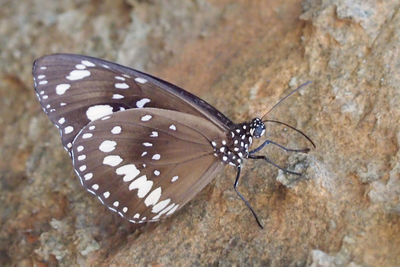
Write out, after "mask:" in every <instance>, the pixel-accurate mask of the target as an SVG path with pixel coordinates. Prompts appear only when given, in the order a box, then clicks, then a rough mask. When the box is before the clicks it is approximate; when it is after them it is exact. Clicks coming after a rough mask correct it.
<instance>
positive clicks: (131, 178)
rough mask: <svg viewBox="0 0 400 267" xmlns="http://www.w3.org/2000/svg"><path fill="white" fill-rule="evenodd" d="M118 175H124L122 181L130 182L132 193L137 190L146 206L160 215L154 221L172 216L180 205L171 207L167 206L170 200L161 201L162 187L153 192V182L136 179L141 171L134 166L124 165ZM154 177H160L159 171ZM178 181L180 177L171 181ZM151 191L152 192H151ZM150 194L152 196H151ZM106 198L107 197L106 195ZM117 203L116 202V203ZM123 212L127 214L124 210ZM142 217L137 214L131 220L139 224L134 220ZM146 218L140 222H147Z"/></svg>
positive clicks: (144, 178) (118, 170)
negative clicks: (164, 216)
mask: <svg viewBox="0 0 400 267" xmlns="http://www.w3.org/2000/svg"><path fill="white" fill-rule="evenodd" d="M116 173H117V174H118V175H123V178H122V180H123V181H124V182H130V184H129V186H128V189H129V190H130V191H132V190H135V189H136V190H137V196H138V197H139V198H144V197H146V196H147V197H146V198H145V200H144V204H145V205H146V206H148V207H149V206H153V207H152V210H151V211H152V213H158V214H157V215H156V216H155V217H154V218H153V220H158V218H159V217H160V216H161V215H163V214H165V213H167V215H170V214H172V213H173V212H174V211H175V210H176V209H177V208H178V206H179V205H176V204H172V205H170V206H169V207H167V205H168V204H169V203H170V201H171V200H170V199H165V200H163V201H159V200H160V198H161V195H162V189H161V187H157V188H156V189H154V190H153V191H151V188H152V186H153V181H151V180H148V179H147V176H146V175H142V176H140V177H139V178H136V177H137V176H139V174H140V171H139V170H138V169H137V167H136V166H135V165H134V164H127V165H123V166H121V167H119V168H117V169H116ZM154 175H156V176H158V175H160V171H159V170H155V171H154ZM135 178H136V179H135ZM177 179H178V176H174V177H173V178H172V180H171V181H173V182H175V181H176V180H177ZM150 191H151V192H150ZM149 192H150V194H149ZM109 194H110V193H109V192H107V197H108V196H109ZM104 197H106V195H104ZM114 203H115V202H114ZM114 207H118V206H117V205H114ZM123 212H125V211H124V210H123ZM139 217H140V215H139V214H137V213H136V214H135V215H134V216H133V220H130V221H131V222H137V221H135V220H134V219H138V218H139ZM145 220H146V218H142V219H141V221H140V222H143V221H145Z"/></svg>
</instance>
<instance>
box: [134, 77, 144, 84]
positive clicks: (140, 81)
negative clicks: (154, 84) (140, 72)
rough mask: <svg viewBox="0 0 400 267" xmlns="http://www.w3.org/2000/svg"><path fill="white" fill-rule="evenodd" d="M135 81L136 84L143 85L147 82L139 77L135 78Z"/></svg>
mask: <svg viewBox="0 0 400 267" xmlns="http://www.w3.org/2000/svg"><path fill="white" fill-rule="evenodd" d="M135 81H136V82H138V83H141V84H145V83H146V82H147V80H146V79H144V78H140V77H138V78H135Z"/></svg>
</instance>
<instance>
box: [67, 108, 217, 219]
mask: <svg viewBox="0 0 400 267" xmlns="http://www.w3.org/2000/svg"><path fill="white" fill-rule="evenodd" d="M224 138H225V135H224V133H223V132H222V131H221V130H220V129H219V128H218V127H217V126H215V124H213V123H212V122H210V121H208V120H206V119H203V118H201V117H197V116H194V115H191V114H185V113H181V112H176V111H172V110H165V109H156V108H142V109H130V110H126V111H122V112H116V113H113V114H111V115H109V116H106V117H103V118H102V119H99V120H96V121H93V122H90V123H89V124H88V125H87V126H86V127H84V128H83V129H82V131H81V132H80V133H79V134H78V135H77V137H76V139H75V140H74V141H73V148H72V159H73V165H74V168H75V171H76V173H77V174H78V176H79V177H80V181H81V183H82V185H83V186H84V187H85V188H86V189H87V190H88V191H89V192H91V193H92V194H94V195H96V196H97V197H98V199H99V200H100V201H101V202H102V203H103V204H104V205H106V206H107V207H108V208H109V209H110V210H112V211H115V212H117V213H118V214H119V215H121V216H122V217H124V218H126V219H128V220H130V221H131V222H145V221H157V220H159V219H160V218H163V217H165V216H168V215H171V214H172V213H174V212H175V211H176V210H177V209H179V208H181V207H182V206H183V205H184V204H185V203H186V202H187V201H189V200H190V199H191V198H193V197H194V195H195V194H197V193H198V192H199V191H200V190H201V189H202V188H203V187H204V186H206V185H207V184H208V183H209V182H210V181H211V179H212V178H213V177H214V176H215V173H216V172H217V171H219V170H220V169H221V168H222V166H223V164H222V163H221V161H220V160H219V159H218V158H217V157H215V156H214V155H213V154H214V149H213V147H212V145H211V142H212V141H217V142H221V140H223V139H224Z"/></svg>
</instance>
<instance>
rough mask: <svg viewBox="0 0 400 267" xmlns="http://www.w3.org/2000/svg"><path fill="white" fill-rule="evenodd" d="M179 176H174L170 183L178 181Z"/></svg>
mask: <svg viewBox="0 0 400 267" xmlns="http://www.w3.org/2000/svg"><path fill="white" fill-rule="evenodd" d="M178 178H179V176H178V175H175V176H174V177H172V179H171V182H172V183H174V182H176V180H178Z"/></svg>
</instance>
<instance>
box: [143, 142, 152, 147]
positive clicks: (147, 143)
mask: <svg viewBox="0 0 400 267" xmlns="http://www.w3.org/2000/svg"><path fill="white" fill-rule="evenodd" d="M143 145H144V146H153V144H152V143H149V142H144V143H143Z"/></svg>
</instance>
